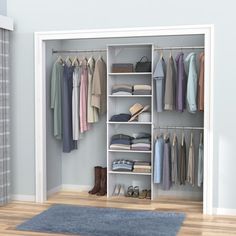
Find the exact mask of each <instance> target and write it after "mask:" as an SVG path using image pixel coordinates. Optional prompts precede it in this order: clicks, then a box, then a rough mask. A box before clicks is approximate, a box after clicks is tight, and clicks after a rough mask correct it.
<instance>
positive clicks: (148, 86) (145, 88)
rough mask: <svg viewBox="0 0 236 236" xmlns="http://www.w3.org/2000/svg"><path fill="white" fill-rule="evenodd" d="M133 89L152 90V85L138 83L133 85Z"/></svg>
mask: <svg viewBox="0 0 236 236" xmlns="http://www.w3.org/2000/svg"><path fill="white" fill-rule="evenodd" d="M133 89H134V90H152V87H151V86H150V85H146V84H136V85H134V86H133Z"/></svg>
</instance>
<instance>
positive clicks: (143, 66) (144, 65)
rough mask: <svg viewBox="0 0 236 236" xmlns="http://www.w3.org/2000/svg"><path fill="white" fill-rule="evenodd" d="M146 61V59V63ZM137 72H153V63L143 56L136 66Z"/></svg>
mask: <svg viewBox="0 0 236 236" xmlns="http://www.w3.org/2000/svg"><path fill="white" fill-rule="evenodd" d="M144 59H146V60H145V61H144ZM135 72H151V62H150V61H148V58H147V57H146V56H143V57H142V58H141V59H140V61H138V62H137V63H136V65H135Z"/></svg>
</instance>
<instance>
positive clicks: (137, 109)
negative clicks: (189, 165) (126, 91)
mask: <svg viewBox="0 0 236 236" xmlns="http://www.w3.org/2000/svg"><path fill="white" fill-rule="evenodd" d="M149 107H150V106H149V105H146V106H145V107H143V105H141V104H140V103H135V104H134V105H133V106H132V107H130V109H129V111H130V113H131V115H132V117H131V118H130V119H129V121H133V120H135V119H136V118H137V117H138V116H139V115H140V114H141V113H142V112H144V111H147V110H148V108H149Z"/></svg>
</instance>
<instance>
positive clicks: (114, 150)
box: [108, 149, 152, 153]
mask: <svg viewBox="0 0 236 236" xmlns="http://www.w3.org/2000/svg"><path fill="white" fill-rule="evenodd" d="M108 151H109V152H127V153H152V151H151V150H150V151H141V150H123V149H109V150H108Z"/></svg>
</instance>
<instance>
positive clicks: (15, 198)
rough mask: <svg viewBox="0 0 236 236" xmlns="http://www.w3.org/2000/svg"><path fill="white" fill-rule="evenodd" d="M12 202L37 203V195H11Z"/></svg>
mask: <svg viewBox="0 0 236 236" xmlns="http://www.w3.org/2000/svg"><path fill="white" fill-rule="evenodd" d="M11 200H13V201H20V202H35V195H21V194H13V195H11Z"/></svg>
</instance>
